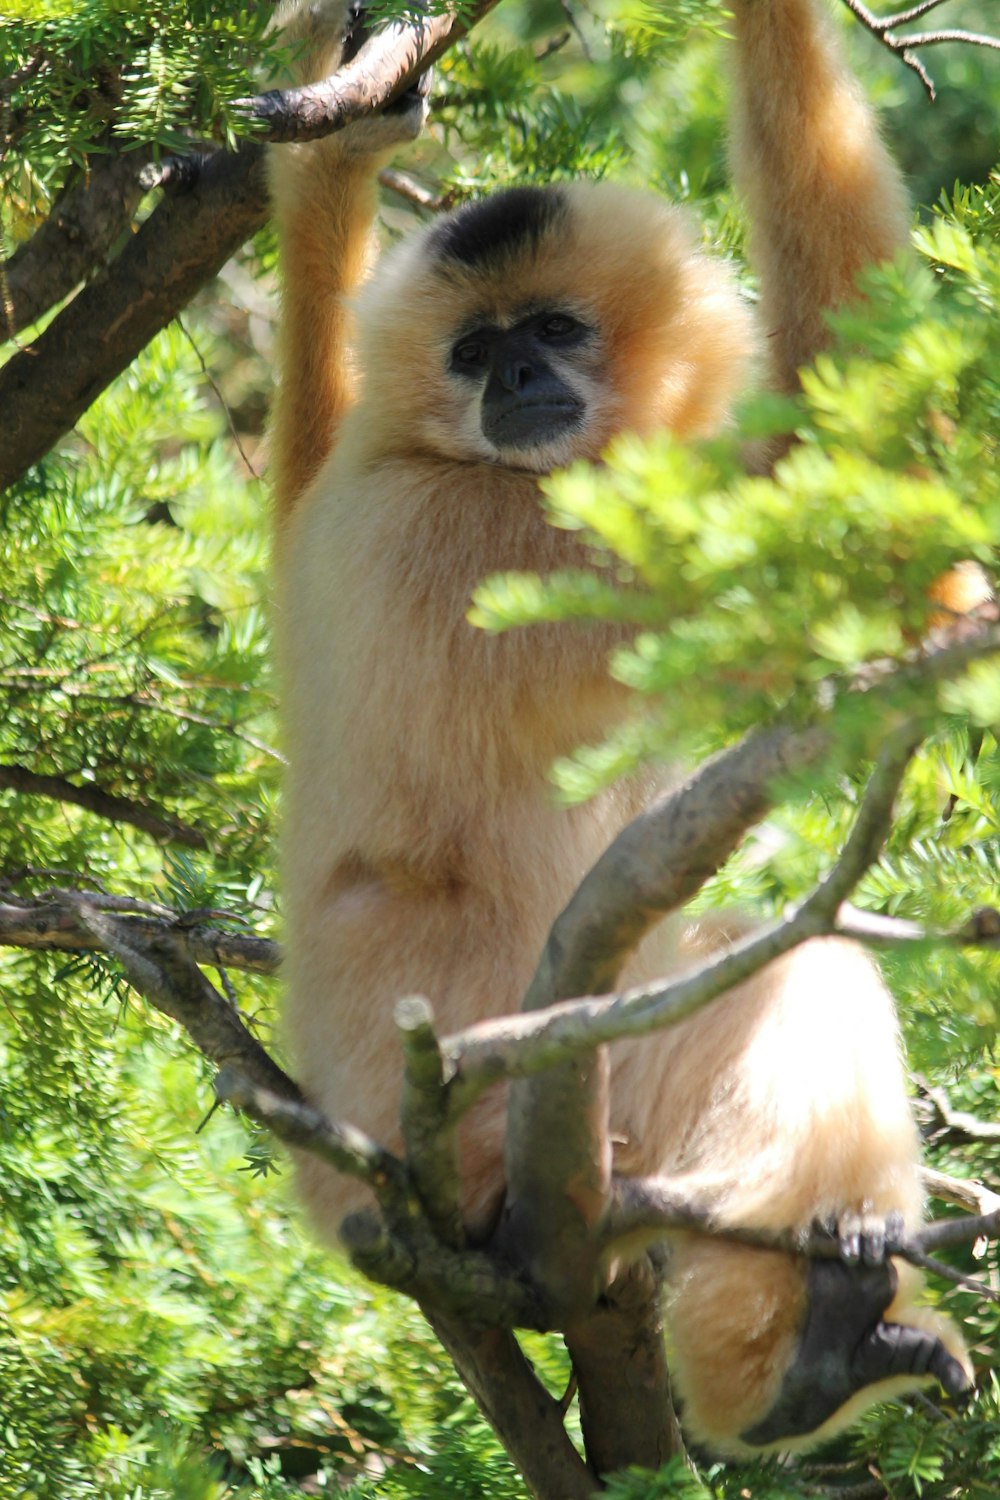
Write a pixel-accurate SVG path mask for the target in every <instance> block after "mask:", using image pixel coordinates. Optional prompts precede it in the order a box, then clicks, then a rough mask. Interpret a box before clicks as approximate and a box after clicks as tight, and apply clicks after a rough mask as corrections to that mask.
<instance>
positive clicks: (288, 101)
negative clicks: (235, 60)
mask: <svg viewBox="0 0 1000 1500" xmlns="http://www.w3.org/2000/svg"><path fill="white" fill-rule="evenodd" d="M496 4H497V0H474V3H473V4H472V5H470V6H468V7H465V6H463V7H461V8H460V9H459V10H457V11H439V12H438V13H437V14H434V15H429V16H423V17H421V18H420V19H419V20H416V21H413V22H410V23H408V24H405V25H404V24H403V23H395V24H393V25H390V26H387V27H386V28H385V29H384V30H383V31H379V32H377V33H376V34H375V35H374V36H372V37H370V38H369V39H368V40H367V41H366V42H365V44H364V46H363V47H361V48H360V50H359V51H358V54H357V56H356V57H354V58H352V60H351V61H350V62H348V63H346V64H345V65H344V66H343V67H342V68H339V69H338V70H337V72H336V73H334V74H332V75H331V76H330V77H329V78H325V79H323V81H322V82H321V83H310V84H305V85H302V86H300V87H298V88H290V89H270V90H268V92H267V93H264V94H257V95H256V96H254V97H253V98H246V99H240V100H237V102H236V107H237V108H239V109H242V110H243V112H244V113H245V115H246V117H247V119H248V120H249V121H251V122H252V123H253V124H254V126H255V127H256V130H255V134H256V137H257V138H258V139H264V140H268V141H272V142H275V143H286V142H289V141H314V140H318V139H319V138H320V137H321V136H325V135H330V134H332V132H333V131H335V130H340V129H342V128H343V126H345V125H346V124H348V123H349V122H350V121H351V120H357V119H360V118H361V117H362V116H363V115H366V114H377V113H378V112H379V111H380V110H382V109H385V107H386V106H387V105H388V104H391V103H392V102H393V100H395V99H398V98H399V96H400V95H401V94H405V93H406V91H407V89H409V88H412V86H413V84H414V83H416V81H417V79H418V78H419V77H420V75H421V74H422V73H425V72H426V71H427V69H428V68H429V67H430V66H431V65H432V64H433V63H435V62H436V61H437V59H438V58H439V57H441V56H442V55H443V54H444V53H445V52H447V51H448V49H449V47H452V46H453V45H454V44H455V42H457V41H458V40H459V39H460V38H461V37H463V36H465V35H466V34H467V33H468V32H469V31H470V30H471V29H472V27H473V26H475V25H476V24H477V22H479V21H481V20H482V18H483V16H485V15H487V14H488V13H489V12H490V11H491V10H492V9H493V7H494V6H495V5H496Z"/></svg>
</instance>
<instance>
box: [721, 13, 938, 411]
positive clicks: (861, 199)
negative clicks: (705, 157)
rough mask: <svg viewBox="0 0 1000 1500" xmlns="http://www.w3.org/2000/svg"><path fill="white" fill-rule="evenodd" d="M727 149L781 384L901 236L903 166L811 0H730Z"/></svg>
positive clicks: (789, 382)
mask: <svg viewBox="0 0 1000 1500" xmlns="http://www.w3.org/2000/svg"><path fill="white" fill-rule="evenodd" d="M731 8H732V11H733V15H734V21H735V39H736V45H735V67H734V78H733V106H732V124H731V145H730V157H731V161H732V169H733V177H734V180H735V183H736V186H737V188H738V190H739V192H740V193H741V194H742V196H743V197H744V199H745V200H746V203H747V207H748V210H749V219H750V240H749V250H750V259H751V261H752V262H753V263H754V264H755V266H756V267H757V270H758V272H759V274H760V278H761V319H762V324H763V328H764V331H765V333H766V334H767V336H768V345H769V347H770V349H771V357H772V361H773V378H774V380H775V382H776V383H777V384H778V385H779V386H780V388H781V389H783V390H788V391H794V390H796V389H797V388H798V380H797V377H796V371H797V370H798V368H799V367H800V366H801V365H803V364H805V363H807V362H808V361H809V360H810V359H812V357H813V355H814V354H815V353H816V352H817V350H818V349H819V348H821V347H822V344H823V342H824V325H823V313H824V311H825V310H826V309H827V308H833V307H836V306H837V305H838V304H839V303H841V302H843V301H845V300H846V299H848V298H849V297H850V296H851V294H852V291H853V289H854V284H855V279H856V277H857V274H858V272H859V271H860V270H862V269H863V268H864V267H865V266H869V265H873V264H875V263H876V262H878V261H882V260H886V259H888V258H890V257H891V256H892V255H893V254H895V252H896V251H897V250H899V249H900V248H901V247H902V246H903V245H905V244H906V241H907V235H908V228H909V220H910V212H909V205H908V203H907V198H906V193H905V190H904V188H903V184H902V181H901V179H900V174H899V172H898V170H897V168H896V166H895V163H894V162H893V160H892V158H891V156H890V155H889V153H888V151H887V150H886V148H885V147H884V145H883V144H882V141H881V138H880V136H879V131H878V126H877V123H876V121H875V118H874V116H873V114H872V111H871V109H870V107H869V105H868V103H867V101H866V100H865V98H864V97H863V95H862V93H861V91H860V89H859V88H858V85H857V84H856V82H855V80H854V79H853V78H852V77H851V75H850V73H849V72H848V71H847V68H846V65H845V63H844V61H843V59H842V56H841V51H840V45H839V38H838V37H837V35H836V33H835V31H834V28H833V27H832V25H830V24H828V20H827V17H826V16H825V15H824V14H822V12H821V11H820V9H819V8H818V6H817V3H816V0H731Z"/></svg>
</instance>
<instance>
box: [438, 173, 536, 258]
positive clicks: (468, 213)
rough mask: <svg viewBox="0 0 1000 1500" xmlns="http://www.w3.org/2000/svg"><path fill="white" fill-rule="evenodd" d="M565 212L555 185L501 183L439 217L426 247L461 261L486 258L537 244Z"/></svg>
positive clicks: (503, 254) (504, 255)
mask: <svg viewBox="0 0 1000 1500" xmlns="http://www.w3.org/2000/svg"><path fill="white" fill-rule="evenodd" d="M565 215H566V198H565V196H564V194H563V193H561V192H560V191H559V189H558V188H553V187H537V188H529V187H518V188H506V189H504V191H503V192H499V193H492V194H491V195H490V196H489V197H488V198H482V199H480V200H479V201H478V202H476V203H467V204H466V205H465V207H464V208H460V209H459V210H458V212H457V213H454V214H451V215H450V216H449V217H448V218H447V219H442V221H441V223H440V224H439V225H438V226H437V228H436V229H435V230H434V232H433V234H432V236H431V240H430V249H431V253H432V254H433V255H436V256H438V257H439V258H440V259H441V260H445V261H448V260H451V261H459V262H460V263H461V264H462V265H465V266H479V265H483V264H488V263H489V262H490V261H498V260H502V259H504V258H506V257H507V256H508V255H510V254H512V253H516V252H517V251H519V250H522V249H527V248H529V247H531V246H534V245H537V243H538V241H539V240H540V239H541V238H542V236H543V235H544V234H545V233H546V231H547V230H549V229H552V228H554V227H555V226H556V225H557V224H558V223H559V222H560V220H562V219H563V218H565Z"/></svg>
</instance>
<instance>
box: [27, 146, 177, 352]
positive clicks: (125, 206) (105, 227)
mask: <svg viewBox="0 0 1000 1500" xmlns="http://www.w3.org/2000/svg"><path fill="white" fill-rule="evenodd" d="M148 162H149V155H148V153H147V152H145V151H129V152H125V153H121V154H117V153H116V154H112V155H109V156H95V157H93V158H92V159H91V160H90V161H88V163H87V168H86V171H85V173H84V175H83V177H82V179H81V180H80V181H78V182H76V183H75V184H74V185H73V186H72V187H71V188H70V189H69V190H68V191H66V192H65V193H63V194H62V195H61V196H60V197H59V198H57V199H56V201H55V203H54V204H53V205H52V211H51V213H50V214H49V216H48V218H47V219H46V220H45V222H44V224H42V225H41V226H40V227H39V228H38V229H37V230H36V231H35V233H34V234H33V235H32V236H31V238H30V239H29V240H27V241H25V243H24V244H23V245H19V246H18V248H17V250H15V252H14V254H13V255H12V256H11V258H10V260H8V261H6V262H5V263H2V264H0V286H2V288H3V291H4V298H3V311H4V322H5V324H6V328H5V329H3V330H0V339H2V338H14V337H15V336H16V335H17V334H18V333H20V332H21V330H22V328H27V327H28V326H29V325H30V324H32V323H35V322H37V320H38V319H39V318H40V317H41V316H42V314H43V313H46V312H48V310H49V308H50V307H54V306H55V304H56V303H57V302H61V301H62V300H63V298H65V297H68V296H69V294H70V292H71V291H72V290H73V288H74V287H75V286H77V285H78V284H79V283H80V282H81V281H84V280H86V278H87V277H88V276H90V275H91V274H92V273H93V272H94V271H95V270H97V269H98V267H100V266H101V265H102V264H103V263H104V261H105V260H106V259H107V257H108V255H109V254H110V252H111V250H112V249H113V247H114V244H115V241H116V240H117V239H118V237H119V235H121V234H122V233H123V231H124V230H125V229H126V228H127V227H128V225H129V223H130V222H131V220H132V215H133V214H134V213H135V210H136V209H137V208H138V206H139V202H140V200H141V198H142V197H143V194H144V193H145V192H146V191H147V190H148V188H149V187H150V185H151V183H150V182H149V181H148V180H147V177H146V170H147V166H148Z"/></svg>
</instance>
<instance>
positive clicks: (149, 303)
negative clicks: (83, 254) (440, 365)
mask: <svg viewBox="0 0 1000 1500" xmlns="http://www.w3.org/2000/svg"><path fill="white" fill-rule="evenodd" d="M495 3H496V0H478V3H477V4H476V5H475V6H474V7H473V8H472V9H471V10H469V11H462V12H461V14H460V15H446V14H442V15H438V16H431V17H427V18H425V19H422V20H420V21H417V22H414V23H413V24H412V25H408V26H392V27H389V28H387V29H386V30H385V31H383V32H380V33H378V34H377V35H375V36H373V37H371V38H370V39H369V40H368V41H367V42H366V43H365V44H364V46H363V47H362V48H361V49H360V51H359V52H358V54H357V56H356V57H355V58H354V59H353V60H352V61H351V62H350V63H349V64H347V66H346V67H345V68H342V69H341V70H340V72H339V73H338V74H336V75H334V77H333V78H332V79H328V80H326V82H325V83H323V84H317V85H314V86H312V87H311V88H309V89H291V90H286V91H284V92H272V93H268V94H262V95H259V96H257V98H254V99H247V100H245V101H243V102H244V105H245V108H246V114H247V118H248V122H249V123H251V124H254V125H256V127H257V135H258V139H257V140H255V141H252V142H250V141H248V142H244V143H243V145H241V146H240V148H239V150H238V151H235V152H224V151H218V152H215V153H213V154H211V155H209V156H207V157H205V158H203V159H200V160H199V159H195V160H194V161H193V162H191V163H190V165H189V164H187V163H185V167H184V170H183V171H182V172H181V173H179V174H178V177H177V180H176V181H175V182H174V183H171V182H169V181H168V184H167V187H168V193H167V197H166V198H165V200H164V202H163V203H161V204H160V205H159V207H158V208H157V209H156V210H155V211H154V212H153V213H152V214H151V215H150V216H149V218H148V219H147V220H146V222H145V223H144V224H143V225H142V227H141V228H140V229H139V231H138V233H137V234H135V235H134V236H132V237H131V239H130V240H129V241H128V243H127V244H126V246H125V248H124V249H123V250H122V252H121V254H120V255H119V256H118V257H117V259H116V260H114V261H113V262H112V264H111V265H110V266H109V268H108V270H107V273H106V274H105V275H104V276H102V277H101V278H100V279H99V280H97V281H94V282H92V283H91V284H90V285H89V286H86V287H84V288H83V290H82V291H81V292H79V293H78V295H77V296H76V297H75V298H74V299H73V301H72V302H71V303H70V304H69V306H68V307H66V308H65V309H64V310H63V311H62V312H61V313H60V314H59V315H58V317H57V318H55V319H54V320H53V322H52V323H51V324H50V325H49V327H48V328H47V329H46V330H45V332H44V333H42V334H41V335H40V336H39V338H38V339H37V340H36V341H35V342H34V343H33V344H32V346H31V348H30V349H28V350H23V351H21V352H19V353H18V354H15V355H14V357H13V358H12V359H11V360H9V361H8V363H7V364H6V365H5V366H3V368H2V369H0V409H2V410H3V412H4V444H3V448H2V450H0V491H2V490H4V489H5V488H6V487H7V486H9V485H11V484H13V483H14V481H15V480H17V479H19V478H20V477H21V475H22V474H23V473H24V472H25V470H26V469H28V468H29V467H30V466H31V465H32V464H34V463H37V462H38V461H39V460H40V459H41V458H43V457H44V455H45V454H46V453H47V452H48V450H49V449H50V448H51V447H52V445H53V444H54V443H55V442H57V441H58V439H59V438H61V437H63V436H64V435H65V433H67V432H68V431H69V430H70V429H71V428H72V427H73V426H74V425H75V423H76V422H77V421H79V419H80V417H81V416H82V415H83V413H84V412H85V411H86V410H87V408H88V407H89V406H90V405H91V403H92V402H93V401H94V400H96V398H97V397H98V396H99V395H100V393H101V391H103V390H104V388H105V387H106V386H107V385H109V384H110V382H111V381H112V380H114V378H115V377H116V376H117V375H120V374H121V372H122V371H123V370H124V369H125V368H126V367H127V366H128V365H129V364H130V363H131V361H132V360H133V359H134V358H135V356H136V355H137V354H138V353H139V352H140V350H141V349H143V348H144V347H145V345H146V344H147V343H148V342H149V341H150V339H151V338H153V337H154V335H155V334H157V333H159V332H160V330H161V329H162V328H165V327H166V325H167V324H168V323H169V322H170V321H171V320H172V319H173V318H174V317H176V315H177V314H178V313H179V312H180V311H181V310H182V309H183V308H184V307H185V306H186V305H187V303H188V302H189V301H190V300H191V298H192V297H193V296H194V294H195V293H196V292H197V291H198V290H199V289H200V288H201V287H202V286H204V285H205V283H206V282H207V281H209V280H211V278H212V277H213V276H214V275H215V274H216V273H217V272H218V271H219V270H221V268H222V266H223V265H224V264H225V262H226V261H227V260H228V259H229V257H230V256H231V255H233V254H234V253H235V252H236V251H237V250H238V249H239V247H240V246H241V245H242V244H243V243H244V242H245V241H246V240H247V239H249V238H250V236H251V235H253V234H255V233H256V231H257V230H258V229H259V228H261V226H262V225H263V224H264V223H265V222H266V220H267V216H268V198H267V185H266V180H265V173H264V170H263V161H264V150H263V147H262V145H261V144H260V141H261V140H262V139H270V140H274V141H282V140H285V141H287V140H304V139H313V138H315V137H316V136H320V135H327V134H330V133H332V132H333V131H335V130H340V129H342V128H343V127H344V126H345V125H348V124H349V123H350V122H351V120H355V119H360V118H361V117H362V116H363V115H366V114H370V113H373V112H375V111H377V110H378V109H381V108H383V107H384V106H385V105H386V104H388V103H391V101H392V100H393V99H395V98H396V97H397V96H398V95H399V94H401V93H403V92H404V91H405V90H406V89H407V88H409V87H410V86H411V84H412V83H413V82H414V80H415V79H416V77H417V76H418V75H419V74H420V73H421V72H423V71H424V69H425V68H426V67H427V66H428V65H429V64H430V63H431V62H432V61H433V60H434V59H435V58H436V57H439V56H440V55H441V54H442V53H443V52H444V51H445V50H446V49H447V48H448V47H449V46H451V45H452V44H453V43H454V42H455V41H456V40H457V39H458V38H459V37H461V36H464V35H465V33H466V32H467V31H468V30H469V28H470V26H472V25H474V24H475V22H476V21H477V20H478V19H479V18H480V17H481V16H482V15H485V14H486V12H487V11H488V10H490V9H491V8H492V6H493V5H494V4H495Z"/></svg>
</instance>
